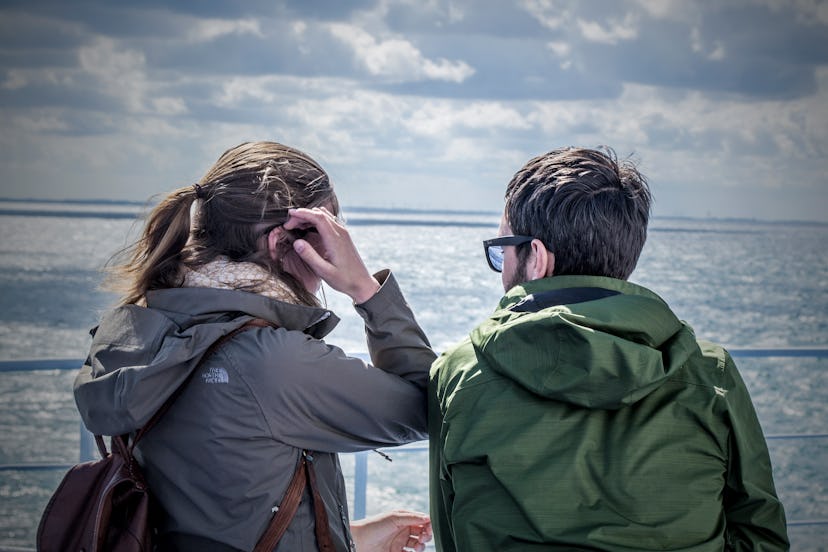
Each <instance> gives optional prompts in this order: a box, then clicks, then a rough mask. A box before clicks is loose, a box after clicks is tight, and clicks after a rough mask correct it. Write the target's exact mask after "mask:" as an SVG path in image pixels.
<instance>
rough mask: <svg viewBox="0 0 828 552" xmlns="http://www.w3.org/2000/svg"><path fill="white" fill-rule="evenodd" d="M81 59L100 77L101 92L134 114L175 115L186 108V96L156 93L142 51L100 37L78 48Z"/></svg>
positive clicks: (81, 63)
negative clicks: (170, 96)
mask: <svg viewBox="0 0 828 552" xmlns="http://www.w3.org/2000/svg"><path fill="white" fill-rule="evenodd" d="M78 61H79V63H80V67H81V69H82V70H83V71H84V72H85V73H87V74H88V75H90V76H92V77H93V78H95V79H96V80H97V82H98V85H99V88H100V90H101V91H102V92H104V93H106V94H108V95H109V96H111V97H113V98H114V99H115V100H117V101H119V102H121V103H122V104H123V105H124V106H125V107H126V109H127V110H128V111H129V112H131V113H154V112H157V113H158V114H160V115H174V114H180V113H184V112H186V110H187V109H186V104H185V102H184V99H183V98H169V97H163V96H159V97H155V96H154V95H153V88H154V86H153V84H152V83H151V82H150V80H149V79H148V77H147V68H146V57H145V56H144V54H143V52H140V51H138V50H134V49H127V48H122V47H121V46H119V44H118V43H117V42H116V41H115V40H112V39H110V38H105V37H99V38H97V39H96V40H95V41H94V42H93V43H92V44H90V45H88V46H84V47H81V48H80V49H79V50H78Z"/></svg>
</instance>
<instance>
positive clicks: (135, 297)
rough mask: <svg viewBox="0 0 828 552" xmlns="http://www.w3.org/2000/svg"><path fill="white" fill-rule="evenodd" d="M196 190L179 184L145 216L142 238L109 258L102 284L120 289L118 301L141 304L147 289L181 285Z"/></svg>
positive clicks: (125, 303) (111, 288) (109, 288)
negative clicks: (184, 253) (177, 187)
mask: <svg viewBox="0 0 828 552" xmlns="http://www.w3.org/2000/svg"><path fill="white" fill-rule="evenodd" d="M196 190H197V189H194V187H186V188H180V189H178V190H176V191H175V192H173V193H171V194H170V195H168V196H167V197H166V198H165V199H164V200H163V201H162V202H161V203H159V204H158V205H157V206H156V207H155V208H154V209H153V210H152V211H151V212H150V214H149V215H148V216H147V219H146V222H145V224H144V230H143V232H142V235H141V238H140V239H139V240H138V241H137V242H135V243H134V244H132V245H131V246H128V247H127V248H125V249H123V250H121V251H120V252H118V253H116V254H115V256H113V257H112V259H110V262H109V263H108V264H107V269H106V270H107V272H108V275H107V279H106V281H105V284H104V287H105V289H108V290H110V291H115V292H116V293H119V294H120V295H121V300H120V303H121V304H123V305H128V304H136V303H137V304H140V303H143V301H144V296H145V295H146V292H147V291H148V290H151V289H160V288H168V287H177V286H179V285H181V266H182V264H181V263H182V260H183V259H182V251H183V249H184V246H185V245H187V241H188V239H189V237H190V226H191V225H190V210H191V209H190V208H191V206H196V207H198V206H199V204H200V203H201V200H197V198H196Z"/></svg>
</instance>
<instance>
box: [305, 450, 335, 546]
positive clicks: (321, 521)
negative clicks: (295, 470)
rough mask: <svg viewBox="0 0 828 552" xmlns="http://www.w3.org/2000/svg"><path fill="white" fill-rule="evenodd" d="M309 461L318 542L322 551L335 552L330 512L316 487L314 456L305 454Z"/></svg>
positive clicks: (309, 477) (309, 476)
mask: <svg viewBox="0 0 828 552" xmlns="http://www.w3.org/2000/svg"><path fill="white" fill-rule="evenodd" d="M305 457H306V458H307V461H308V480H309V481H310V486H311V492H312V493H313V513H314V517H315V518H316V544H317V546H319V551H320V552H334V546H333V541H332V540H331V527H330V525H329V524H328V513H327V512H326V511H325V503H324V502H322V497H321V496H320V495H319V489H317V488H316V473H315V472H314V470H313V456H311V455H310V454H305Z"/></svg>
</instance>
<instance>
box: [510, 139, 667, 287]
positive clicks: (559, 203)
mask: <svg viewBox="0 0 828 552" xmlns="http://www.w3.org/2000/svg"><path fill="white" fill-rule="evenodd" d="M651 203H652V196H651V194H650V190H649V187H648V185H647V181H646V179H645V178H644V176H642V175H641V174H640V173H639V172H638V169H636V167H635V165H634V164H633V163H632V162H631V161H629V160H625V161H621V162H619V161H618V159H617V157H616V155H615V152H614V151H613V150H612V149H610V148H606V147H604V148H600V149H599V150H593V149H582V148H563V149H557V150H554V151H551V152H549V153H546V154H544V155H540V156H538V157H535V158H534V159H532V160H530V161H529V162H528V163H527V164H526V165H525V166H524V167H523V168H522V169H520V170H519V171H518V172H517V173H516V174H515V176H514V177H512V180H511V181H510V182H509V185H508V186H507V188H506V218H507V221H508V222H509V225H510V226H511V228H512V231H513V232H514V233H515V234H519V235H528V236H533V237H535V238H538V239H539V240H541V241H542V242H543V243H544V245H545V246H546V248H547V249H548V250H549V251H551V252H553V253H554V254H555V275H565V274H570V275H592V276H608V277H611V278H618V279H621V280H626V279H627V278H629V276H630V274H632V271H633V270H634V269H635V265H636V263H638V257H639V256H640V255H641V250H642V249H643V248H644V242H645V241H646V239H647V224H648V221H649V217H650V206H651ZM517 254H518V259H519V260H520V262H525V259H526V257H527V255H528V248H519V249H518V252H517Z"/></svg>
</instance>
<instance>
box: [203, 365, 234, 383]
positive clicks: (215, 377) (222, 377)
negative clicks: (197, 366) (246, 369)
mask: <svg viewBox="0 0 828 552" xmlns="http://www.w3.org/2000/svg"><path fill="white" fill-rule="evenodd" d="M201 377H202V378H203V379H204V383H229V382H230V376H228V375H227V370H225V369H224V368H210V369H208V370H206V371H204V372H203V373H202V374H201Z"/></svg>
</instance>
